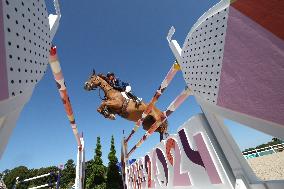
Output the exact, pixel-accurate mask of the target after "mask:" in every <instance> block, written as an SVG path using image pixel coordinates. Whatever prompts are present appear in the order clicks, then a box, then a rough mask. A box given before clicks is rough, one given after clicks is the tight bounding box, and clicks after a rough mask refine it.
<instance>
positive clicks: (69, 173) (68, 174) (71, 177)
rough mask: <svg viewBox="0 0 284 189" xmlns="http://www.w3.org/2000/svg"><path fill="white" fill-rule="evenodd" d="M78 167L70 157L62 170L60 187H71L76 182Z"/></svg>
mask: <svg viewBox="0 0 284 189" xmlns="http://www.w3.org/2000/svg"><path fill="white" fill-rule="evenodd" d="M75 177H76V167H75V163H74V161H73V160H72V159H69V160H68V161H67V162H66V164H65V165H64V169H63V170H62V171H61V177H60V187H61V188H71V187H72V186H73V185H74V183H75Z"/></svg>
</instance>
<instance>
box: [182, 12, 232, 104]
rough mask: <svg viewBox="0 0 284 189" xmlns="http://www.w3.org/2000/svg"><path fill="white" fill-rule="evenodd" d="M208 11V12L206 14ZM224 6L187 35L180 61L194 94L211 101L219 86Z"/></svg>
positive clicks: (224, 29)
mask: <svg viewBox="0 0 284 189" xmlns="http://www.w3.org/2000/svg"><path fill="white" fill-rule="evenodd" d="M209 15H210V14H209ZM227 18H228V8H224V9H222V10H220V11H218V12H216V13H215V14H211V16H210V17H207V18H206V19H205V20H204V21H203V22H201V23H200V24H199V25H198V26H197V27H196V29H194V30H193V31H191V32H190V33H189V35H188V36H187V38H186V40H185V43H184V46H183V49H182V53H181V57H182V62H181V63H180V65H181V68H182V72H183V75H184V78H185V80H186V83H187V85H188V86H189V87H190V89H191V90H192V91H193V92H194V94H196V95H198V96H201V97H202V98H204V99H206V100H208V101H210V102H212V103H215V104H216V102H217V95H218V90H219V81H220V73H221V67H222V60H223V52H224V43H225V33H226V28H227Z"/></svg>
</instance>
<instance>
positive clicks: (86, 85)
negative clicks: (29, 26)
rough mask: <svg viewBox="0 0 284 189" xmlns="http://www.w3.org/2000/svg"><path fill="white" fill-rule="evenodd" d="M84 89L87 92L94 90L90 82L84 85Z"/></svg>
mask: <svg viewBox="0 0 284 189" xmlns="http://www.w3.org/2000/svg"><path fill="white" fill-rule="evenodd" d="M84 89H85V90H87V91H90V90H92V87H91V85H90V84H89V83H88V82H86V83H85V85H84Z"/></svg>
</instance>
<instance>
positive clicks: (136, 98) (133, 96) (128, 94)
mask: <svg viewBox="0 0 284 189" xmlns="http://www.w3.org/2000/svg"><path fill="white" fill-rule="evenodd" d="M126 95H127V96H128V97H129V98H131V99H133V100H134V101H135V102H136V103H138V104H140V103H141V100H140V99H139V98H138V97H137V96H135V95H134V94H132V93H130V92H128V93H126Z"/></svg>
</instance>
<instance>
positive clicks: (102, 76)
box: [98, 73, 108, 83]
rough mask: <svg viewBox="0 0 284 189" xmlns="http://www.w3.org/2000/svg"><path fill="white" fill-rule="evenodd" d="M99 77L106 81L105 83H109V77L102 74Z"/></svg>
mask: <svg viewBox="0 0 284 189" xmlns="http://www.w3.org/2000/svg"><path fill="white" fill-rule="evenodd" d="M98 76H99V77H100V78H102V79H103V80H105V81H106V82H107V83H108V78H107V76H105V75H104V74H102V73H99V74H98Z"/></svg>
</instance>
